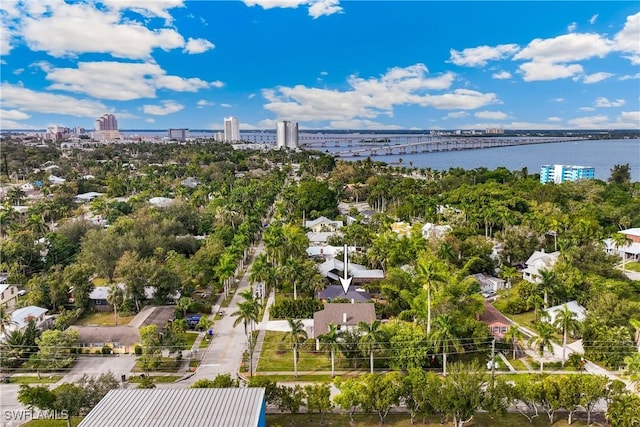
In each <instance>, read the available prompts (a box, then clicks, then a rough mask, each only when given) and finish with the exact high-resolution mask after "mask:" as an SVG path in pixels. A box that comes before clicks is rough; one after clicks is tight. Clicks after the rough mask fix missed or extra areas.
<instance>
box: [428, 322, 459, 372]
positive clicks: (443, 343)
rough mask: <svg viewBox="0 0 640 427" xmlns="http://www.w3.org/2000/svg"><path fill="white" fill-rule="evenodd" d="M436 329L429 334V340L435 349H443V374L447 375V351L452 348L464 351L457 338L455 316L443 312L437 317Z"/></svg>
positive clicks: (437, 350)
mask: <svg viewBox="0 0 640 427" xmlns="http://www.w3.org/2000/svg"><path fill="white" fill-rule="evenodd" d="M434 323H435V329H434V330H433V332H432V333H431V335H430V336H429V341H430V342H431V345H432V346H433V351H435V352H436V353H439V352H440V351H442V374H443V375H444V376H445V377H446V376H447V353H449V352H450V351H451V350H452V349H453V350H455V351H462V350H463V348H462V345H461V344H460V341H458V340H457V337H456V334H455V331H454V324H453V317H451V316H450V315H448V314H441V315H440V316H438V317H436V320H435V322H434Z"/></svg>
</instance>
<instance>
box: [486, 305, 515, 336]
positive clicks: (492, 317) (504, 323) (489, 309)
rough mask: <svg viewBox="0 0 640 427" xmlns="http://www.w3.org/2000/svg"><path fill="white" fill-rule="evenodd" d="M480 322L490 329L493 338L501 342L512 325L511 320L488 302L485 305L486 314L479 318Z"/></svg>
mask: <svg viewBox="0 0 640 427" xmlns="http://www.w3.org/2000/svg"><path fill="white" fill-rule="evenodd" d="M478 320H479V321H481V322H482V323H484V324H485V325H487V326H488V327H489V333H490V334H491V336H493V337H496V338H497V339H501V340H502V339H504V335H505V334H506V333H507V330H509V326H511V324H512V323H511V320H509V319H508V318H506V317H505V316H504V315H503V314H502V313H500V311H499V310H498V309H497V308H495V307H494V306H493V305H491V304H490V303H488V302H485V303H484V312H483V313H482V314H480V315H479V316H478Z"/></svg>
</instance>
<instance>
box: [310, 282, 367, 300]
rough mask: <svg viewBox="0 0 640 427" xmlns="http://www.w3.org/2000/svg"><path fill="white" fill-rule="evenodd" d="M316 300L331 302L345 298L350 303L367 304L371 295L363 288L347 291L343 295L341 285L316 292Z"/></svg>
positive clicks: (330, 286)
mask: <svg viewBox="0 0 640 427" xmlns="http://www.w3.org/2000/svg"><path fill="white" fill-rule="evenodd" d="M316 297H317V298H318V299H321V300H322V301H323V302H331V301H333V300H335V299H336V298H346V299H348V300H349V301H351V302H369V301H371V295H369V292H367V291H366V290H365V289H363V288H355V289H351V287H349V290H348V291H347V292H346V293H345V292H344V289H343V288H342V285H329V286H327V287H326V288H324V290H322V291H320V292H318V293H317V294H316Z"/></svg>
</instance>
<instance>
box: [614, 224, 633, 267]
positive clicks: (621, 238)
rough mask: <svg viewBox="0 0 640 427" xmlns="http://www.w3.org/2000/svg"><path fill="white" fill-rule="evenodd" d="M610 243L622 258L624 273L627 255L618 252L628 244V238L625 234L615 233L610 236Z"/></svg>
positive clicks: (621, 251)
mask: <svg viewBox="0 0 640 427" xmlns="http://www.w3.org/2000/svg"><path fill="white" fill-rule="evenodd" d="M611 242H612V243H613V245H614V246H615V248H616V249H617V250H618V251H619V252H620V256H621V257H622V271H625V265H626V261H627V253H626V252H625V251H624V250H620V249H621V248H625V247H626V246H627V245H628V244H629V238H628V237H627V235H626V234H622V233H616V234H614V235H613V236H611Z"/></svg>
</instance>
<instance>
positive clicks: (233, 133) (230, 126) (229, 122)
mask: <svg viewBox="0 0 640 427" xmlns="http://www.w3.org/2000/svg"><path fill="white" fill-rule="evenodd" d="M235 141H240V125H239V124H238V119H236V118H235V117H225V118H224V142H235Z"/></svg>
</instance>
